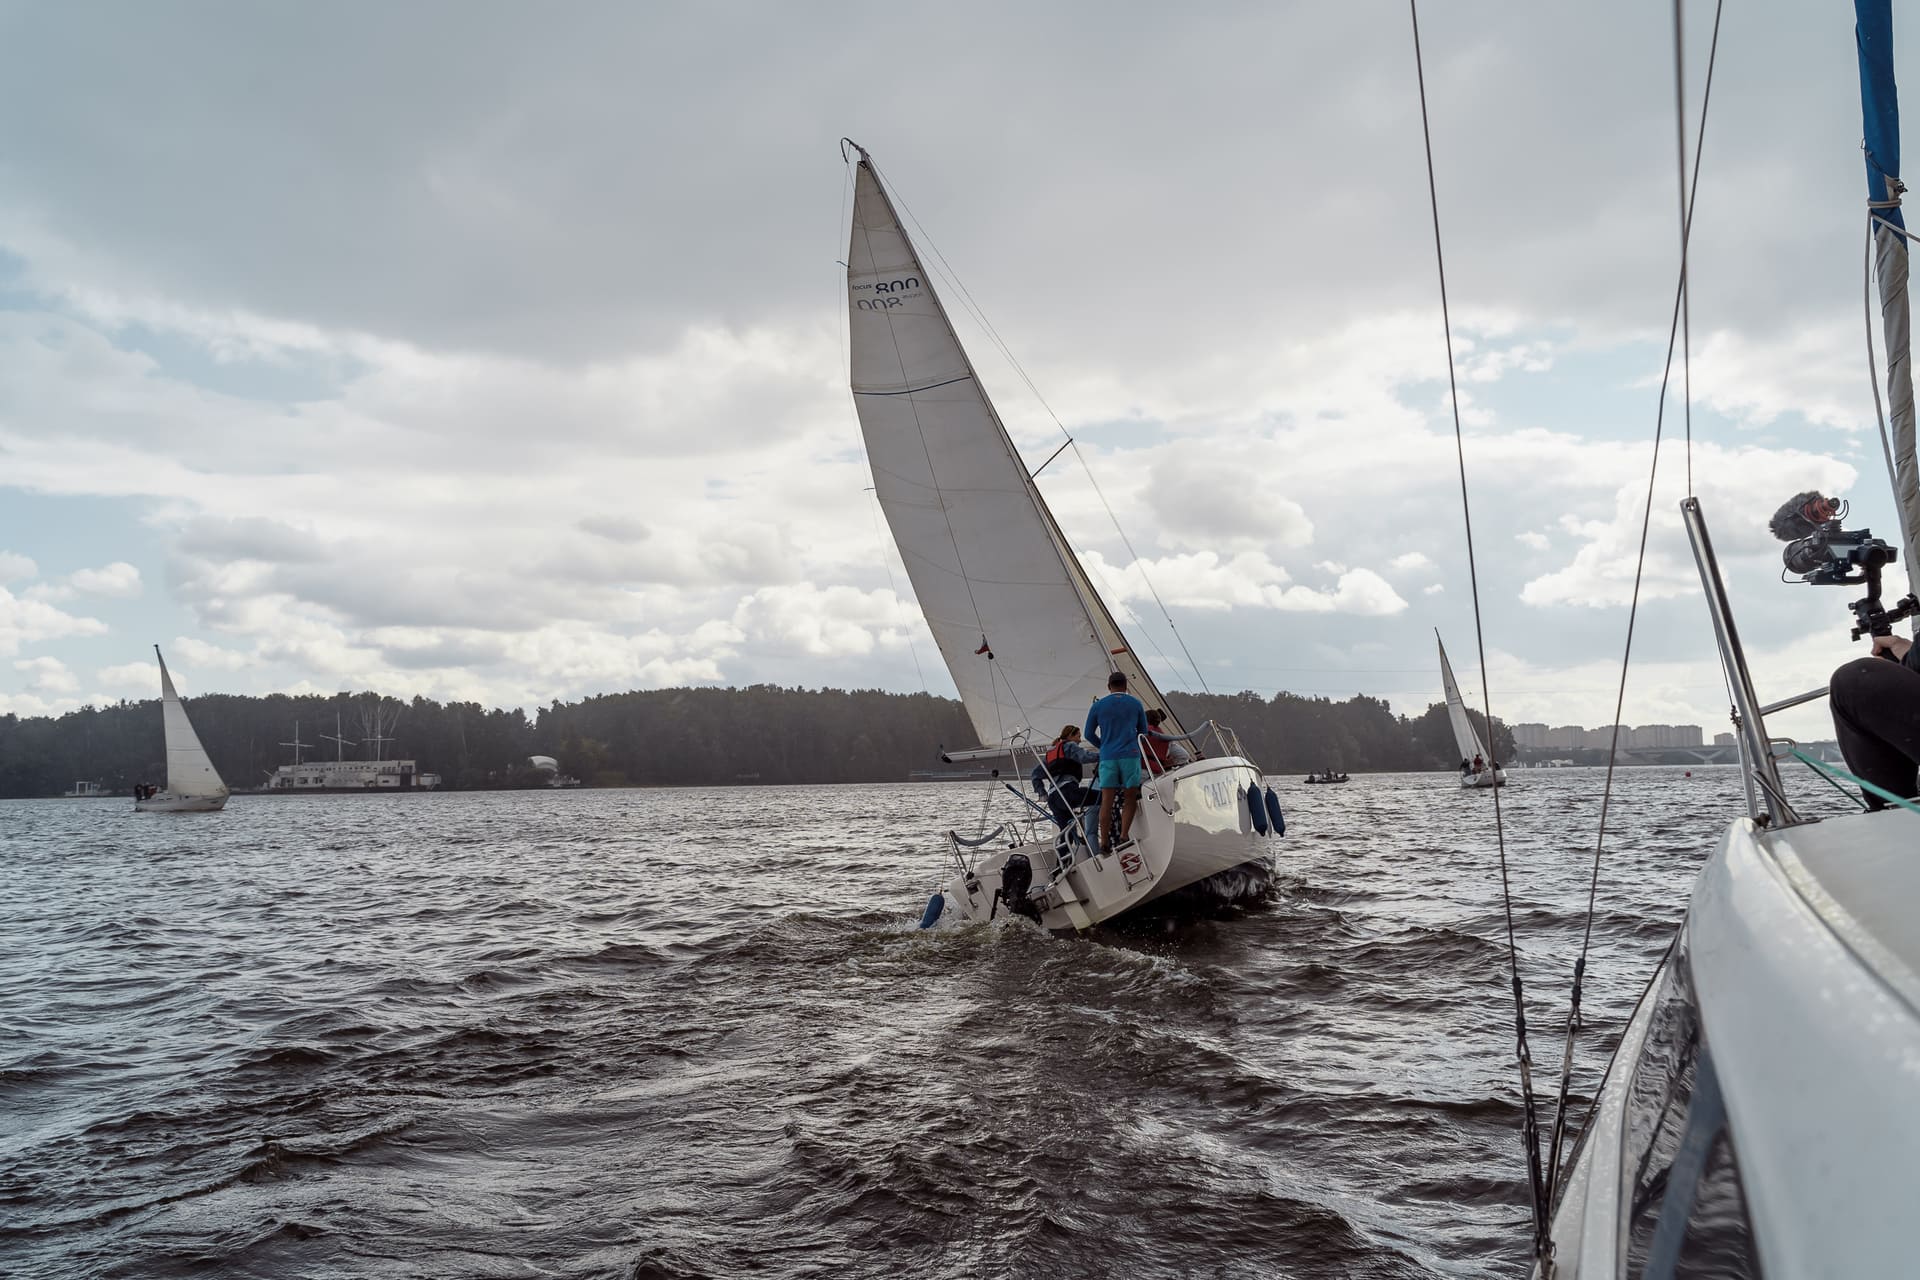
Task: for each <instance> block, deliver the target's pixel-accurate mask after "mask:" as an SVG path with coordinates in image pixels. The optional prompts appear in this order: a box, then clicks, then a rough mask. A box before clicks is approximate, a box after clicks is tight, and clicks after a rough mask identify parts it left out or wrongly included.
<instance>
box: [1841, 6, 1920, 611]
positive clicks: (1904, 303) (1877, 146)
mask: <svg viewBox="0 0 1920 1280" xmlns="http://www.w3.org/2000/svg"><path fill="white" fill-rule="evenodd" d="M1853 13H1854V29H1853V31H1854V39H1855V42H1856V43H1857V45H1858V46H1859V53H1860V115H1861V120H1862V124H1863V130H1864V138H1865V141H1864V145H1863V148H1862V149H1863V151H1864V152H1865V156H1866V162H1867V218H1868V226H1869V228H1870V230H1871V232H1872V235H1873V260H1874V276H1875V277H1876V279H1877V280H1878V282H1879V285H1880V327H1881V332H1882V335H1883V337H1884V339H1885V342H1886V348H1887V427H1888V430H1889V432H1890V434H1891V436H1892V439H1891V441H1890V442H1889V456H1888V458H1887V465H1888V467H1889V468H1890V469H1891V472H1892V474H1891V475H1890V476H1889V477H1888V479H1890V480H1891V481H1892V482H1893V496H1894V502H1895V506H1896V507H1897V509H1898V511H1899V513H1900V541H1901V545H1902V546H1903V547H1904V548H1905V550H1906V562H1907V580H1908V582H1909V584H1911V583H1912V581H1913V578H1914V573H1915V567H1914V566H1915V564H1916V557H1920V542H1916V537H1920V470H1916V466H1915V458H1914V406H1913V350H1912V331H1911V328H1912V326H1911V321H1912V314H1911V309H1910V307H1909V305H1908V300H1907V238H1906V227H1907V224H1906V219H1905V218H1904V217H1902V216H1901V213H1900V195H1901V193H1902V192H1903V191H1905V190H1906V186H1905V184H1904V183H1902V182H1901V181H1900V99H1899V92H1898V88H1897V86H1896V85H1895V83H1894V78H1893V5H1892V0H1854V5H1853Z"/></svg>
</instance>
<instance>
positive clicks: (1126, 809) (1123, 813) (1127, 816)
mask: <svg viewBox="0 0 1920 1280" xmlns="http://www.w3.org/2000/svg"><path fill="white" fill-rule="evenodd" d="M1139 808H1140V788H1138V787H1128V788H1127V799H1126V803H1125V804H1123V805H1121V806H1120V838H1121V839H1122V840H1131V839H1132V838H1133V835H1132V832H1133V815H1134V813H1135V812H1136V811H1138V809H1139Z"/></svg>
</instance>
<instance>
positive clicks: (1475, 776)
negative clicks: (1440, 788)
mask: <svg viewBox="0 0 1920 1280" xmlns="http://www.w3.org/2000/svg"><path fill="white" fill-rule="evenodd" d="M1506 785H1507V771H1506V770H1505V769H1482V770H1481V771H1480V772H1478V773H1463V774H1461V775H1460V788H1461V790H1463V791H1473V790H1482V789H1487V788H1492V787H1504V786H1506Z"/></svg>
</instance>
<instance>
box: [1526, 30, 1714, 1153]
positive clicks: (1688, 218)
mask: <svg viewBox="0 0 1920 1280" xmlns="http://www.w3.org/2000/svg"><path fill="white" fill-rule="evenodd" d="M1724 4H1725V0H1716V3H1715V4H1714V10H1713V39H1712V41H1711V43H1710V44H1709V46H1708V49H1707V76H1706V83H1705V86H1704V88H1703V89H1702V91H1701V96H1700V124H1699V130H1698V132H1697V134H1696V136H1695V140H1694V146H1693V178H1692V181H1691V183H1690V184H1689V186H1688V189H1687V191H1686V193H1685V196H1684V198H1683V205H1684V208H1685V217H1684V218H1683V219H1682V220H1681V223H1680V279H1679V283H1678V285H1677V286H1676V288H1675V292H1674V300H1673V320H1672V321H1671V323H1670V325H1669V328H1668V331H1667V361H1666V367H1665V369H1664V370H1663V372H1662V373H1661V376H1660V400H1659V406H1658V408H1657V409H1656V411H1655V414H1654V425H1653V461H1652V463H1651V465H1650V466H1649V468H1648V471H1647V501H1646V506H1645V509H1644V510H1643V511H1642V512H1641V516H1640V551H1639V555H1638V557H1637V558H1636V559H1635V561H1634V567H1633V596H1632V599H1631V601H1630V602H1629V604H1628V607H1627V636H1626V643H1625V645H1624V647H1623V649H1622V651H1621V654H1620V684H1619V689H1618V691H1617V692H1616V693H1615V695H1614V704H1613V734H1612V741H1611V743H1610V745H1609V746H1608V748H1607V776H1606V783H1605V785H1604V787H1603V788H1602V790H1601V794H1600V829H1599V831H1598V832H1597V833H1596V834H1595V836H1594V842H1593V869H1592V871H1591V872H1590V873H1589V875H1588V879H1587V918H1586V923H1585V925H1584V927H1583V928H1582V931H1581V937H1580V956H1579V958H1578V959H1577V960H1575V961H1574V965H1573V996H1572V1003H1571V1005H1570V1007H1569V1008H1568V1010H1567V1032H1566V1043H1565V1046H1564V1048H1563V1049H1562V1052H1561V1058H1560V1090H1559V1096H1558V1098H1557V1099H1556V1102H1555V1106H1554V1118H1553V1138H1552V1146H1551V1151H1552V1155H1553V1160H1554V1164H1555V1165H1557V1163H1558V1157H1559V1152H1560V1147H1561V1143H1562V1141H1563V1139H1564V1138H1565V1135H1566V1118H1567V1106H1568V1098H1569V1095H1570V1093H1571V1089H1572V1075H1573V1042H1574V1036H1575V1035H1576V1034H1577V1033H1578V1031H1579V1029H1580V998H1581V992H1582V983H1583V982H1584V980H1585V977H1586V969H1587V955H1588V953H1589V950H1590V949H1591V947H1592V943H1593V912H1594V905H1595V903H1596V901H1597V898H1598V894H1599V887H1600V861H1601V857H1602V855H1603V853H1604V851H1605V848H1606V842H1607V815H1608V813H1609V812H1610V811H1611V808H1612V803H1613V778H1614V770H1615V768H1616V766H1617V764H1618V761H1619V754H1620V715H1621V711H1622V709H1623V708H1624V707H1625V705H1626V697H1627V671H1628V668H1629V666H1630V664H1631V661H1632V658H1633V633H1634V624H1635V622H1636V621H1637V620H1638V618H1639V613H1640V583H1641V578H1642V575H1643V573H1644V571H1645V569H1646V564H1647V537H1648V534H1649V532H1650V531H1651V529H1652V527H1653V490H1654V481H1655V480H1656V479H1657V477H1658V476H1659V474H1660V440H1661V435H1662V433H1663V432H1664V431H1665V428H1666V413H1667V387H1668V385H1669V383H1670V381H1671V379H1672V377H1673V347H1674V335H1675V332H1676V331H1677V329H1678V327H1679V324H1680V320H1681V317H1682V315H1683V312H1684V308H1685V299H1686V292H1687V244H1688V242H1689V240H1690V239H1691V237H1692V232H1693V214H1694V210H1695V208H1696V207H1697V203H1698V202H1697V200H1696V197H1697V195H1698V192H1699V189H1700V156H1701V150H1702V147H1703V146H1704V144H1705V142H1706V136H1707V109H1708V107H1709V105H1710V104H1711V103H1712V101H1713V68H1714V63H1715V61H1716V59H1717V58H1718V56H1719V52H1720V16H1721V11H1722V9H1723V7H1724ZM1674 39H1675V40H1676V42H1677V41H1678V40H1679V39H1680V0H1674ZM1681 71H1682V63H1681V61H1680V59H1679V57H1678V56H1677V55H1676V57H1675V59H1674V76H1675V78H1676V79H1678V78H1679V77H1680V75H1681ZM1675 105H1676V107H1677V109H1678V110H1680V111H1681V112H1682V113H1684V112H1685V110H1686V101H1685V99H1684V98H1683V97H1679V96H1677V95H1676V98H1675ZM1682 126H1683V127H1682V129H1681V131H1680V134H1679V138H1680V147H1681V150H1682V155H1683V160H1682V168H1681V173H1680V176H1681V180H1682V182H1686V180H1687V179H1686V169H1685V163H1684V154H1685V147H1686V132H1685V128H1684V116H1683V121H1682ZM1681 359H1682V361H1683V362H1684V361H1685V359H1686V351H1685V348H1684V347H1683V348H1682V350H1681ZM1724 677H1725V673H1724V672H1723V673H1722V678H1723V679H1724ZM1557 1176H1558V1170H1557V1168H1555V1167H1552V1166H1550V1167H1549V1169H1548V1177H1549V1180H1550V1181H1549V1184H1548V1187H1549V1190H1550V1191H1551V1190H1552V1187H1553V1182H1552V1180H1553V1179H1555V1178H1557Z"/></svg>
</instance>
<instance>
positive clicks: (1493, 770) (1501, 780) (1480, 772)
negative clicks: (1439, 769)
mask: <svg viewBox="0 0 1920 1280" xmlns="http://www.w3.org/2000/svg"><path fill="white" fill-rule="evenodd" d="M1433 641H1434V643H1435V644H1438V645H1439V646H1440V681H1441V683H1442V684H1444V685H1445V686H1446V690H1447V722H1448V723H1449V724H1451V725H1452V726H1453V743H1454V746H1456V747H1458V748H1459V749H1460V758H1461V759H1462V760H1464V761H1465V762H1466V764H1467V767H1466V768H1465V769H1462V770H1461V771H1460V785H1461V786H1462V787H1498V786H1504V785H1505V784H1506V781H1507V771H1506V770H1505V769H1502V768H1501V767H1500V765H1499V764H1498V762H1496V761H1495V760H1494V759H1493V757H1492V756H1490V755H1488V754H1487V744H1486V743H1484V742H1482V741H1480V731H1479V730H1477V729H1475V728H1474V727H1473V717H1472V716H1469V715H1468V714H1467V704H1466V703H1465V702H1463V701H1462V700H1461V698H1460V686H1459V685H1458V684H1456V683H1455V682H1454V679H1453V664H1452V663H1450V662H1448V661H1447V646H1446V645H1445V644H1444V643H1443V642H1442V641H1441V639H1440V632H1439V631H1437V630H1436V631H1435V632H1434V633H1433ZM1476 760H1479V761H1482V762H1483V764H1482V765H1481V767H1480V768H1477V769H1476V768H1474V767H1473V762H1474V761H1476Z"/></svg>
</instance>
